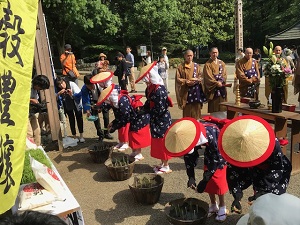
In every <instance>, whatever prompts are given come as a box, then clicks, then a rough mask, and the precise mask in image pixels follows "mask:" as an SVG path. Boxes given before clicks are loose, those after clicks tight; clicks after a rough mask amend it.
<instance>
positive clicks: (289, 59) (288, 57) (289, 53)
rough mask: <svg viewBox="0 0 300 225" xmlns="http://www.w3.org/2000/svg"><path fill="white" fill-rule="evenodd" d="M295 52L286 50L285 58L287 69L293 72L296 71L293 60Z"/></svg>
mask: <svg viewBox="0 0 300 225" xmlns="http://www.w3.org/2000/svg"><path fill="white" fill-rule="evenodd" d="M292 55H293V52H292V50H290V49H288V48H287V49H286V50H285V52H284V58H285V60H286V62H287V67H288V68H290V69H291V70H292V71H293V72H294V70H295V64H294V61H293V58H292Z"/></svg>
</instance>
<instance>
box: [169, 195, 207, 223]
mask: <svg viewBox="0 0 300 225" xmlns="http://www.w3.org/2000/svg"><path fill="white" fill-rule="evenodd" d="M165 213H166V216H167V219H168V221H169V222H170V223H171V224H174V225H204V224H205V223H206V219H207V215H208V203H207V202H204V201H202V200H200V199H196V198H180V199H176V200H173V201H171V202H169V203H168V204H167V205H166V208H165Z"/></svg>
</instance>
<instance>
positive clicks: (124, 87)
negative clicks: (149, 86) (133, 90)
mask: <svg viewBox="0 0 300 225" xmlns="http://www.w3.org/2000/svg"><path fill="white" fill-rule="evenodd" d="M118 82H119V85H120V87H121V90H127V84H128V78H127V76H125V79H124V80H122V77H120V76H118Z"/></svg>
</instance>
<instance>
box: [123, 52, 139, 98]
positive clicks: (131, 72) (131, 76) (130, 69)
mask: <svg viewBox="0 0 300 225" xmlns="http://www.w3.org/2000/svg"><path fill="white" fill-rule="evenodd" d="M125 59H126V64H127V69H128V74H129V83H130V88H131V91H130V93H136V92H137V91H136V89H135V76H134V56H133V54H132V53H131V47H129V46H127V47H126V58H125Z"/></svg>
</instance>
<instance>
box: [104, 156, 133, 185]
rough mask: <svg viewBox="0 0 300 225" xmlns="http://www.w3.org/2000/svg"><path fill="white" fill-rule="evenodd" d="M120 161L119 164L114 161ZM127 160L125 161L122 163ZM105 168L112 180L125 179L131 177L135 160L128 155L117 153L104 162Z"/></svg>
mask: <svg viewBox="0 0 300 225" xmlns="http://www.w3.org/2000/svg"><path fill="white" fill-rule="evenodd" d="M116 161H118V162H120V164H118V163H116ZM124 161H127V163H124ZM104 165H105V166H106V169H107V171H108V173H109V175H110V177H111V178H112V179H113V180H119V181H120V180H127V179H129V178H130V177H131V175H132V173H133V169H134V165H135V162H134V160H133V159H131V158H130V157H129V156H128V155H125V154H118V155H117V156H112V157H110V158H109V159H107V160H106V161H105V163H104Z"/></svg>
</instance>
